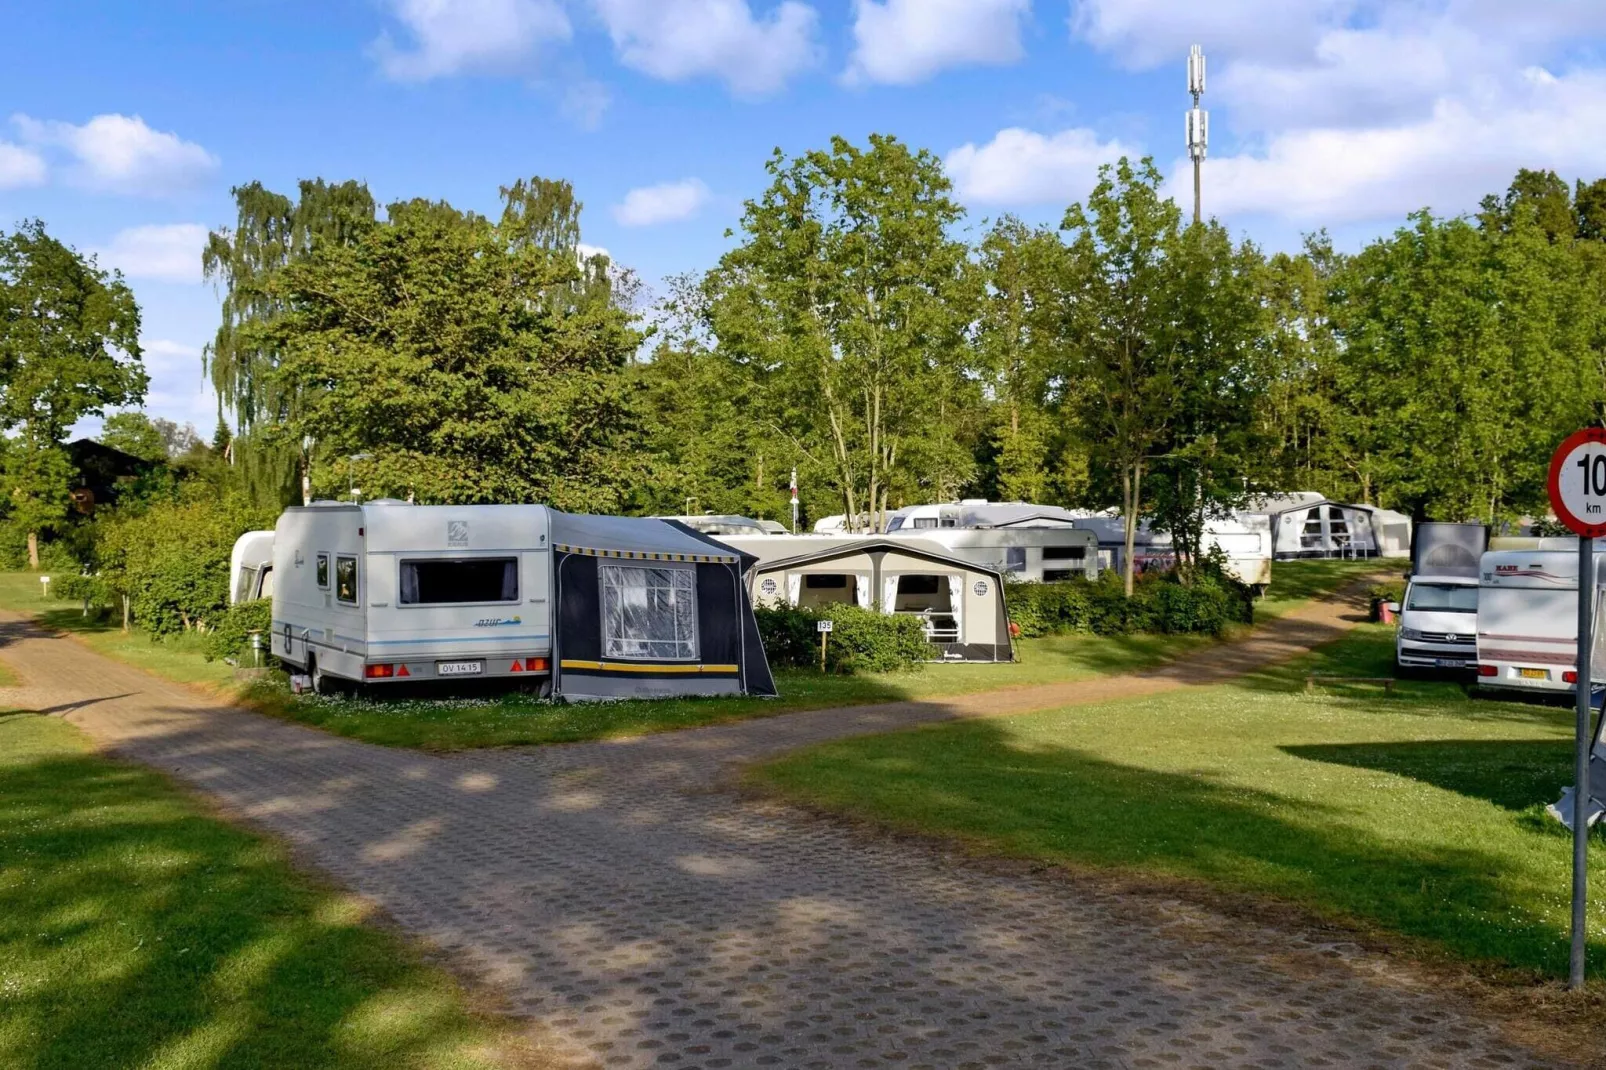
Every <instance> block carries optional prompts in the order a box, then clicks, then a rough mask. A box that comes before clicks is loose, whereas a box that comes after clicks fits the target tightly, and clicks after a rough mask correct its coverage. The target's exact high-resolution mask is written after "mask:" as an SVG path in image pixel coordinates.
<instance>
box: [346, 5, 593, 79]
mask: <svg viewBox="0 0 1606 1070" xmlns="http://www.w3.org/2000/svg"><path fill="white" fill-rule="evenodd" d="M387 6H388V7H389V8H390V10H391V13H392V14H393V15H395V17H396V19H397V21H399V22H400V23H401V24H402V25H403V26H404V27H405V28H406V35H407V36H408V37H409V38H410V39H411V47H398V46H397V45H396V43H395V42H394V41H393V40H391V37H390V35H389V33H385V34H382V35H381V36H380V37H379V39H378V40H377V41H375V42H374V43H373V45H372V47H371V51H372V53H373V55H374V57H375V58H376V59H377V60H378V61H379V66H380V69H381V70H383V71H384V72H385V74H386V75H387V76H388V77H390V78H393V79H395V80H397V81H401V82H423V81H428V80H429V79H431V78H439V77H442V76H445V75H452V74H463V73H490V74H496V73H505V72H507V71H510V70H514V69H517V68H518V67H519V66H520V65H521V64H523V63H525V62H527V61H528V58H529V56H530V54H531V52H533V51H534V50H535V49H536V48H537V46H539V45H542V44H545V43H548V42H552V41H567V40H568V39H569V37H570V35H571V34H572V32H573V30H572V28H571V27H570V25H569V16H568V15H567V14H566V13H565V12H564V10H563V7H562V5H561V4H560V3H558V0H387Z"/></svg>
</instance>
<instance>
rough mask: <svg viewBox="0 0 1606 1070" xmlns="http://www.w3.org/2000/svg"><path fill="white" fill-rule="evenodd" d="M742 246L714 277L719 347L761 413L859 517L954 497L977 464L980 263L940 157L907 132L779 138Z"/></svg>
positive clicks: (873, 523)
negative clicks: (971, 400)
mask: <svg viewBox="0 0 1606 1070" xmlns="http://www.w3.org/2000/svg"><path fill="white" fill-rule="evenodd" d="M767 170H768V172H769V174H770V176H771V184H770V186H769V188H768V189H767V190H766V191H765V192H764V193H763V194H762V195H761V196H760V197H759V198H758V199H756V200H752V201H749V202H747V205H746V209H745V211H744V213H743V215H742V222H741V235H742V243H741V245H740V246H738V247H737V248H736V249H734V250H732V251H731V252H729V253H727V254H726V255H725V256H724V257H722V258H721V260H720V264H719V267H718V268H717V269H716V270H715V271H714V272H713V273H712V274H711V275H710V278H709V280H708V284H707V285H708V287H709V295H710V300H709V309H710V315H709V318H710V322H711V324H712V327H713V333H714V335H715V337H716V338H717V339H718V351H719V353H720V354H721V355H722V357H723V358H724V359H725V360H726V361H728V362H729V363H730V364H731V366H732V369H733V373H736V374H743V375H747V376H749V377H750V378H751V379H752V381H753V382H754V383H755V384H756V386H757V394H756V395H755V396H756V398H757V400H758V402H759V405H760V411H759V416H760V418H761V419H763V420H764V421H765V422H766V423H767V424H768V425H769V426H770V427H772V428H774V429H775V431H776V432H777V433H778V434H779V435H781V436H782V437H784V438H785V439H786V440H787V441H788V442H789V443H791V445H792V448H793V449H794V450H795V451H796V452H797V453H798V454H799V455H801V456H802V457H804V458H806V459H807V460H806V463H807V467H809V468H810V469H812V470H813V472H814V473H817V475H818V477H819V478H823V479H825V480H828V481H829V483H830V485H832V486H833V487H834V489H835V490H836V492H837V494H838V495H839V496H840V500H841V502H842V505H843V508H844V511H845V512H846V514H847V516H848V518H849V521H848V522H849V524H850V525H851V526H852V527H855V528H857V527H859V526H860V524H861V520H860V517H861V516H863V517H865V518H866V520H865V521H864V522H865V523H867V524H868V526H869V527H871V528H872V529H878V528H880V527H881V526H882V525H883V524H884V518H885V514H886V511H887V508H888V500H889V497H890V496H891V495H892V494H894V493H898V494H900V495H903V494H908V495H915V494H920V495H922V496H928V495H933V494H942V493H944V491H945V490H947V489H949V488H953V489H957V487H958V486H960V485H962V484H963V483H965V482H966V481H968V479H969V478H970V476H971V474H972V471H973V461H972V459H971V457H970V456H969V454H968V452H967V451H965V450H963V449H961V448H956V444H955V442H954V437H953V435H952V433H951V430H950V428H951V424H952V421H953V417H954V415H955V411H956V410H957V409H958V408H959V406H960V405H961V400H960V398H961V396H962V394H963V391H964V389H965V388H966V375H965V372H966V370H967V361H968V358H969V350H968V347H967V346H966V343H965V331H966V328H967V326H968V325H969V323H970V320H971V308H972V307H973V304H974V301H973V286H974V281H975V280H974V275H973V273H972V272H971V271H970V270H969V266H968V263H967V259H968V258H967V250H966V248H965V246H964V244H963V243H962V242H959V241H957V240H955V239H954V238H952V237H951V236H950V232H951V230H952V228H953V227H954V226H955V225H956V224H957V223H958V221H959V220H960V218H961V217H962V216H963V209H961V208H960V207H959V205H958V204H957V203H955V202H954V201H953V200H952V199H951V198H950V197H949V183H948V180H947V178H946V177H945V176H944V175H943V173H942V165H941V163H940V161H938V160H937V158H936V157H934V156H932V155H931V154H930V153H927V152H923V151H922V152H911V151H910V150H909V149H908V148H907V147H905V146H904V145H903V144H901V143H900V142H899V141H897V139H895V138H891V137H884V136H880V135H872V136H871V138H870V144H869V147H868V148H865V149H861V148H859V147H857V146H854V145H850V144H849V143H848V142H847V141H845V140H843V139H841V138H833V139H832V142H831V147H830V149H829V150H828V151H814V152H809V153H805V154H803V155H802V156H798V157H795V158H791V159H788V158H787V157H786V156H784V155H783V154H782V153H780V152H779V151H778V150H777V152H776V153H775V155H774V156H772V157H771V159H770V161H769V163H768V165H767Z"/></svg>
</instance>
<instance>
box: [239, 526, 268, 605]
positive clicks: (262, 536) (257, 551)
mask: <svg viewBox="0 0 1606 1070" xmlns="http://www.w3.org/2000/svg"><path fill="white" fill-rule="evenodd" d="M272 597H273V532H271V531H248V532H246V533H245V534H244V535H241V536H240V537H239V538H238V539H235V540H234V549H233V550H232V551H231V552H230V553H229V604H230V605H234V604H235V603H237V602H255V601H256V600H257V599H259V598H272Z"/></svg>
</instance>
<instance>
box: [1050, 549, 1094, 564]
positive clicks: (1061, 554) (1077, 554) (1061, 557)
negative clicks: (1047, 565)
mask: <svg viewBox="0 0 1606 1070" xmlns="http://www.w3.org/2000/svg"><path fill="white" fill-rule="evenodd" d="M1086 557H1087V547H1085V546H1045V547H1043V560H1044V561H1081V560H1083V559H1084V558H1086Z"/></svg>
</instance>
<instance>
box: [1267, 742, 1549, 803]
mask: <svg viewBox="0 0 1606 1070" xmlns="http://www.w3.org/2000/svg"><path fill="white" fill-rule="evenodd" d="M1279 749H1280V750H1282V751H1283V753H1285V754H1290V755H1293V756H1294V757H1296V758H1305V759H1307V760H1310V761H1316V762H1330V763H1333V764H1335V765H1347V766H1352V767H1354V768H1357V769H1376V770H1379V771H1381V772H1385V773H1393V774H1395V775H1397V776H1404V777H1410V778H1411V779H1412V780H1419V781H1421V782H1422V783H1424V784H1432V785H1433V786H1434V787H1436V788H1443V789H1444V790H1445V791H1453V792H1455V793H1456V794H1457V795H1465V796H1467V797H1468V798H1471V799H1484V800H1486V801H1488V802H1492V803H1494V804H1495V805H1496V806H1499V807H1501V808H1502V809H1505V810H1512V811H1519V810H1526V809H1528V808H1529V807H1531V806H1533V805H1535V804H1536V803H1539V804H1543V803H1549V802H1554V801H1555V800H1556V799H1557V798H1558V797H1560V795H1561V789H1562V787H1563V786H1565V785H1568V784H1571V783H1572V780H1573V744H1572V741H1571V740H1565V739H1556V740H1550V739H1434V740H1424V741H1420V742H1405V743H1341V744H1316V745H1306V746H1292V747H1281V748H1279Z"/></svg>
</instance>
